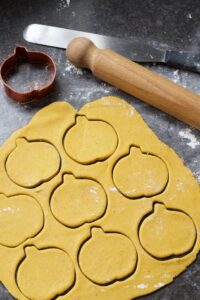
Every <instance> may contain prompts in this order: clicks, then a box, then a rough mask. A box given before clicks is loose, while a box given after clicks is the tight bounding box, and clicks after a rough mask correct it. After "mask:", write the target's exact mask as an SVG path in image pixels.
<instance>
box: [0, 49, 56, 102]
mask: <svg viewBox="0 0 200 300" xmlns="http://www.w3.org/2000/svg"><path fill="white" fill-rule="evenodd" d="M22 62H26V63H30V64H31V63H37V64H41V65H44V66H47V67H48V69H49V72H50V76H49V78H48V80H47V82H45V84H44V85H42V86H40V87H38V88H33V89H32V88H31V89H30V90H28V91H26V92H19V91H17V90H15V89H13V88H12V87H11V86H10V85H9V84H8V74H9V73H10V72H11V70H13V68H14V67H15V66H17V65H19V64H20V63H22ZM0 77H1V80H2V82H3V85H4V88H5V91H6V93H7V95H8V96H9V97H10V98H12V99H14V100H15V101H17V102H29V101H31V100H32V99H36V98H40V97H41V96H44V95H46V94H48V93H49V92H50V90H51V88H52V87H53V83H54V81H55V77H56V66H55V63H54V62H53V60H52V59H51V58H50V57H49V56H48V55H47V54H45V53H43V52H36V51H28V50H27V49H26V48H25V47H22V46H17V47H16V48H15V50H14V53H13V54H12V55H11V56H9V57H8V58H7V59H6V60H5V61H4V62H3V64H2V65H1V69H0Z"/></svg>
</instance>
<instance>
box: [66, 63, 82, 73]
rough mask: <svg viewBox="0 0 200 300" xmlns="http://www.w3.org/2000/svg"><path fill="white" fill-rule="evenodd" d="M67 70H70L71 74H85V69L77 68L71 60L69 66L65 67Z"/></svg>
mask: <svg viewBox="0 0 200 300" xmlns="http://www.w3.org/2000/svg"><path fill="white" fill-rule="evenodd" d="M65 72H68V73H70V74H76V75H83V70H82V69H79V68H76V67H75V66H74V65H72V64H71V63H70V62H69V61H67V66H66V68H65ZM65 72H64V73H63V75H64V76H65Z"/></svg>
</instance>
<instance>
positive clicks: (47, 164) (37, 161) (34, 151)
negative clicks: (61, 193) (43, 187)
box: [6, 138, 60, 188]
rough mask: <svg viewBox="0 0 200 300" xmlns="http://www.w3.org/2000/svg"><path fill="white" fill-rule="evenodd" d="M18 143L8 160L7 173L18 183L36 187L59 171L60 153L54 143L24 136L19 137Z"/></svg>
mask: <svg viewBox="0 0 200 300" xmlns="http://www.w3.org/2000/svg"><path fill="white" fill-rule="evenodd" d="M16 144H17V146H16V148H15V149H14V150H13V151H12V152H11V153H10V155H9V156H8V158H7V161H6V170H7V174H8V176H9V177H10V178H11V180H12V181H14V182H15V183H16V184H18V185H20V186H23V187H27V188H31V187H35V186H38V185H40V184H41V183H42V182H46V181H48V180H50V179H51V178H53V177H54V176H55V175H56V174H57V173H58V171H59V168H60V155H59V153H58V151H57V150H56V148H55V147H54V146H53V145H52V144H50V143H48V142H44V141H27V140H26V139H24V138H20V139H17V141H16Z"/></svg>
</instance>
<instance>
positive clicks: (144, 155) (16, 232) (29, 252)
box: [0, 97, 200, 300]
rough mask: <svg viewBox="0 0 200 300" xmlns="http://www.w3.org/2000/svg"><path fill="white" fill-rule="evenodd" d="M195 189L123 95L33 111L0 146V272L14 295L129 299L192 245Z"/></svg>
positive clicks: (159, 280)
mask: <svg viewBox="0 0 200 300" xmlns="http://www.w3.org/2000/svg"><path fill="white" fill-rule="evenodd" d="M199 230H200V189H199V184H198V182H197V181H196V180H195V179H194V177H193V175H192V174H191V172H190V170H188V169H187V168H186V167H185V166H184V164H183V162H182V161H181V159H180V158H179V157H178V156H177V155H176V153H175V152H174V151H173V150H172V149H170V148H169V147H168V146H166V145H165V144H164V143H162V142H161V141H160V140H159V139H158V138H157V137H156V135H155V134H154V133H153V132H152V130H151V129H150V128H149V127H148V126H147V125H146V124H145V122H144V121H143V120H142V118H141V116H140V115H139V114H138V113H137V112H136V111H135V109H134V108H133V107H132V106H130V105H129V104H128V103H126V102H125V101H123V100H121V99H118V98H115V97H105V98H102V99H99V100H96V101H94V102H91V103H89V104H87V105H85V106H84V107H83V108H82V109H81V110H80V111H79V112H77V111H76V110H75V109H74V108H73V107H72V106H70V105H69V104H68V103H66V102H57V103H54V104H51V105H49V106H47V107H46V108H44V109H42V110H41V111H39V112H38V113H37V114H36V115H35V116H34V117H33V119H32V120H31V121H30V123H29V124H28V125H27V126H26V127H24V128H22V129H20V130H18V131H16V132H15V133H14V134H13V135H12V136H11V137H10V138H9V139H8V141H7V142H6V143H5V144H4V145H3V146H2V147H1V150H0V264H1V268H0V280H1V282H2V283H3V284H4V285H5V287H6V288H7V289H8V290H9V292H10V293H11V294H12V295H13V296H14V297H15V298H16V299H20V300H25V299H32V300H50V299H53V298H55V297H58V298H59V299H63V300H77V299H79V300H85V299H87V300H89V299H91V300H93V299H97V300H108V299H109V300H110V299H112V300H118V299H120V300H130V299H134V298H137V297H138V296H141V295H145V294H149V293H151V292H153V291H156V290H157V289H159V288H161V287H162V286H164V285H166V284H168V283H170V282H172V280H173V278H174V277H176V276H177V275H178V274H180V273H181V272H182V271H184V270H185V269H186V268H187V267H188V266H189V265H190V264H191V263H192V262H193V261H194V260H195V258H196V255H197V253H198V251H199V248H200V239H199Z"/></svg>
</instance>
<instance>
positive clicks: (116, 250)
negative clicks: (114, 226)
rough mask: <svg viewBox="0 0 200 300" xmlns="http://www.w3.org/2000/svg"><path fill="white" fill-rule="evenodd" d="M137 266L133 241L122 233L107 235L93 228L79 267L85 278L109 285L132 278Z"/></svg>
mask: <svg viewBox="0 0 200 300" xmlns="http://www.w3.org/2000/svg"><path fill="white" fill-rule="evenodd" d="M136 264H137V253H136V249H135V246H134V245H133V243H132V241H131V240H130V239H129V238H128V237H126V236H125V235H123V234H120V233H106V232H104V231H103V230H102V229H101V228H93V229H92V236H91V237H90V239H89V240H87V241H86V242H85V243H84V244H83V246H82V248H81V250H80V254H79V265H80V268H81V270H82V272H83V273H84V274H85V276H86V277H87V278H88V279H90V280H91V281H93V282H94V283H96V284H99V285H107V284H111V283H114V282H115V281H117V280H122V279H123V278H126V277H128V276H130V275H131V274H132V273H133V272H134V270H135V268H136Z"/></svg>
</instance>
